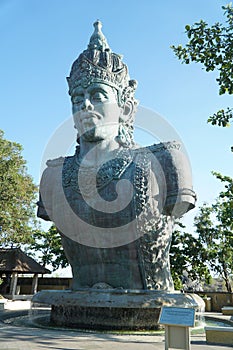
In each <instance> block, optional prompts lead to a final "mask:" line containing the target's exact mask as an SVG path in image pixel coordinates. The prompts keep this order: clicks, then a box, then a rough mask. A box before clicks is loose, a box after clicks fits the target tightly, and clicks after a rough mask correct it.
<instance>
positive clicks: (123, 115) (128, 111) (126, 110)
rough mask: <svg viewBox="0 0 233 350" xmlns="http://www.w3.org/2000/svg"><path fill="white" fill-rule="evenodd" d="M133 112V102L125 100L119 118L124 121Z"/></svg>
mask: <svg viewBox="0 0 233 350" xmlns="http://www.w3.org/2000/svg"><path fill="white" fill-rule="evenodd" d="M132 113H133V103H132V102H131V101H127V102H126V103H125V104H124V107H123V111H122V113H121V120H122V121H123V122H126V121H127V120H128V119H129V118H130V117H131V115H132Z"/></svg>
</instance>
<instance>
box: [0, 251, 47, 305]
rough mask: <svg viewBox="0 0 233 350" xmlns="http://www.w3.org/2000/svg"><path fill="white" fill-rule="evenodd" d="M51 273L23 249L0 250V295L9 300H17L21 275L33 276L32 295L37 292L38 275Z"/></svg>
mask: <svg viewBox="0 0 233 350" xmlns="http://www.w3.org/2000/svg"><path fill="white" fill-rule="evenodd" d="M46 273H50V271H49V270H48V269H46V268H45V267H43V266H41V265H40V264H38V263H37V262H36V261H35V260H34V259H32V258H31V257H30V256H28V255H26V254H25V253H24V252H23V251H22V250H21V249H19V248H13V249H0V277H2V279H3V283H2V285H0V293H1V294H3V295H4V296H5V297H7V298H8V299H15V296H16V294H17V281H18V275H19V274H33V275H34V276H33V279H32V287H31V294H35V293H36V292H37V285H38V274H46Z"/></svg>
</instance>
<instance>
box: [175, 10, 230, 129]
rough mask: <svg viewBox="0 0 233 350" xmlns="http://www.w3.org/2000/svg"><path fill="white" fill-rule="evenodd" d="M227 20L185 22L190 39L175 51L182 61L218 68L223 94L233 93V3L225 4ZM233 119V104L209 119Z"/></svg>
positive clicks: (216, 122)
mask: <svg viewBox="0 0 233 350" xmlns="http://www.w3.org/2000/svg"><path fill="white" fill-rule="evenodd" d="M222 9H223V10H224V15H225V17H226V22H225V23H224V24H223V23H219V22H217V23H215V24H213V25H212V26H210V25H208V23H206V22H205V21H203V20H200V22H197V23H194V24H193V25H192V26H190V25H188V24H187V25H186V26H185V33H186V35H187V37H188V40H189V41H188V43H187V44H186V46H185V47H183V46H182V45H178V46H174V45H172V46H171V48H172V49H173V51H174V53H175V55H176V56H177V57H178V59H180V60H181V61H182V63H185V64H189V63H191V62H196V63H201V64H202V65H203V66H204V68H205V70H206V71H207V72H210V71H217V72H218V74H219V75H218V77H217V79H216V80H217V83H218V85H219V94H220V95H222V94H225V93H229V94H233V66H232V61H233V8H232V5H231V4H228V5H226V6H222ZM232 120H233V108H229V107H228V108H227V110H226V111H224V109H221V110H219V111H218V112H216V113H215V114H214V115H213V116H211V117H209V119H208V122H210V123H211V124H213V125H219V126H223V127H226V126H229V125H230V122H231V121H232Z"/></svg>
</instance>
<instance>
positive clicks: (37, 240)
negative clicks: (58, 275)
mask: <svg viewBox="0 0 233 350" xmlns="http://www.w3.org/2000/svg"><path fill="white" fill-rule="evenodd" d="M33 240H34V241H33V243H32V244H30V247H29V250H30V253H31V255H35V253H36V256H37V259H38V261H39V263H40V264H41V265H43V266H44V267H48V265H51V266H52V267H53V269H54V270H57V269H58V268H59V267H62V268H64V267H66V266H68V265H69V263H68V261H67V259H66V256H65V253H64V250H63V248H62V244H61V236H60V234H59V232H58V231H57V229H56V227H55V226H54V225H52V226H51V227H50V229H49V230H48V231H47V232H45V231H41V230H36V231H34V233H33Z"/></svg>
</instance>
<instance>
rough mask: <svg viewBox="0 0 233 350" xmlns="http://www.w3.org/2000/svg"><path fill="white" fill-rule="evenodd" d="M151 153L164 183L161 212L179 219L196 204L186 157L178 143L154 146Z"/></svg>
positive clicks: (189, 167)
mask: <svg viewBox="0 0 233 350" xmlns="http://www.w3.org/2000/svg"><path fill="white" fill-rule="evenodd" d="M152 152H153V153H154V155H155V156H156V158H157V159H158V160H159V163H160V165H161V167H162V169H163V173H164V178H165V182H166V199H165V204H164V208H163V212H164V214H166V215H170V216H174V217H176V218H179V217H181V216H182V215H183V214H185V213H186V212H188V211H189V210H191V209H193V208H194V207H195V202H196V194H195V192H194V191H193V188H192V173H191V166H190V163H189V160H188V157H187V155H186V154H185V152H184V151H183V150H182V147H181V144H180V143H178V142H167V143H163V144H159V145H154V146H152Z"/></svg>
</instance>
